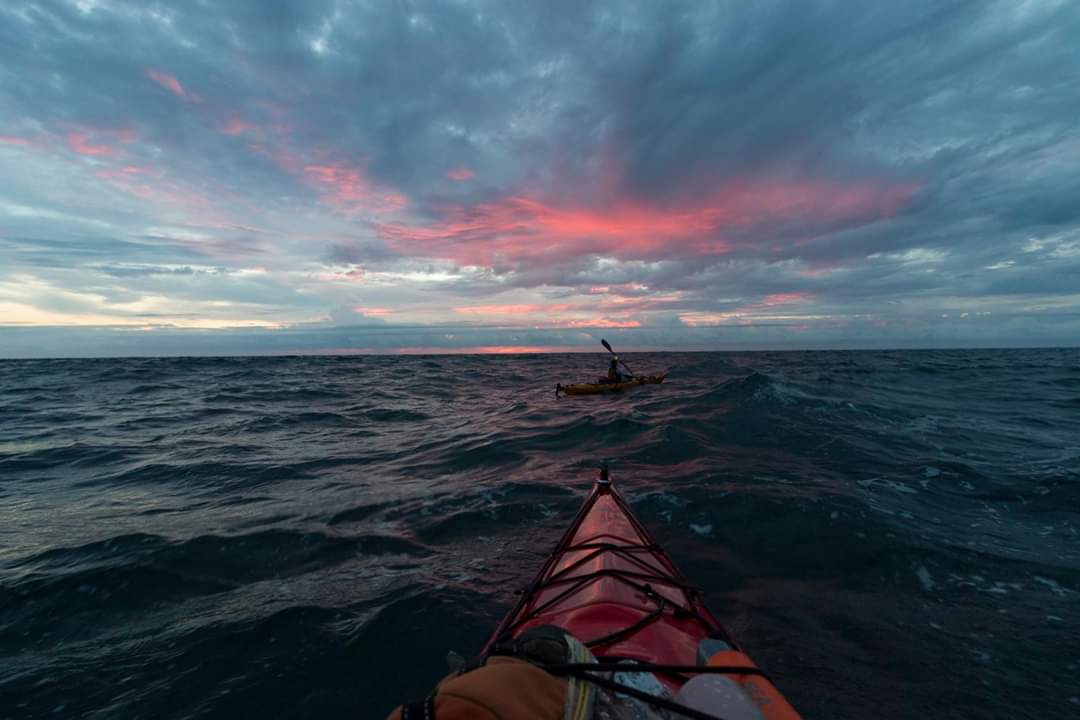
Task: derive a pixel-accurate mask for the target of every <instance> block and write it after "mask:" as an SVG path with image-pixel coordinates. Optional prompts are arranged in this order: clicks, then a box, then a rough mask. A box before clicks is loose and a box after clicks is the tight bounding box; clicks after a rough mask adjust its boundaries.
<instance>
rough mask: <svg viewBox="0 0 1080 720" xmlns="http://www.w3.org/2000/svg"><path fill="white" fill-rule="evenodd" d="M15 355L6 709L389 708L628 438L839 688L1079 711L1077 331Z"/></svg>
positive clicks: (657, 503)
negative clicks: (626, 376)
mask: <svg viewBox="0 0 1080 720" xmlns="http://www.w3.org/2000/svg"><path fill="white" fill-rule="evenodd" d="M626 359H627V361H628V362H629V363H630V365H631V366H632V367H633V368H634V369H635V370H639V371H644V370H652V369H662V368H670V370H671V376H670V380H669V382H667V383H665V384H664V385H661V386H649V387H644V388H639V389H637V390H635V391H632V392H627V393H625V394H623V395H621V396H614V397H582V398H565V397H563V398H560V399H556V398H555V396H554V393H553V392H552V390H553V386H554V384H555V383H556V381H563V382H567V381H579V380H582V379H590V378H592V377H594V376H596V375H597V374H599V373H601V372H603V370H604V368H605V364H606V359H605V357H604V356H603V354H602V353H598V354H597V355H595V356H581V355H570V356H552V355H547V356H514V357H393V358H389V357H316V358H310V357H309V358H258V359H246V358H236V359H127V360H77V361H67V360H65V361H3V362H0V717H3V718H42V717H48V718H58V717H64V718H68V717H70V718H135V717H146V718H237V717H258V718H276V717H282V718H292V717H296V718H305V717H341V718H360V719H364V718H381V717H383V716H384V715H385V713H386V712H388V711H389V710H390V709H391V708H392V707H393V706H394V705H395V704H397V703H398V702H401V701H404V700H410V699H415V698H418V697H421V696H422V695H423V694H424V693H425V692H426V691H427V690H428V689H429V688H430V687H431V686H432V684H433V683H434V682H436V681H437V680H438V679H439V678H440V677H442V675H443V674H444V673H445V667H446V666H445V656H446V653H447V651H448V650H457V651H459V652H461V653H463V654H466V655H468V654H471V653H475V652H476V651H477V650H479V648H480V646H481V645H482V643H483V642H484V641H485V640H486V639H487V636H488V634H489V633H490V632H491V631H492V629H493V628H494V626H495V624H496V622H497V621H498V620H499V619H500V617H501V616H502V615H503V614H504V613H505V612H506V610H507V609H508V607H509V605H510V603H511V602H512V600H513V595H512V593H513V591H514V590H515V589H518V588H520V587H522V586H523V585H524V584H525V583H526V582H527V581H528V580H529V579H531V577H532V575H533V574H534V573H535V572H536V570H537V569H538V568H539V565H540V563H541V561H542V560H543V558H544V556H545V554H546V553H547V552H548V551H549V550H550V548H551V546H552V545H553V543H554V542H555V540H556V539H557V537H558V535H559V534H560V532H561V531H562V529H563V528H564V527H565V525H566V524H567V523H568V522H569V519H570V518H571V516H572V515H573V513H574V511H575V510H576V509H577V507H578V505H579V503H580V501H581V499H582V497H583V495H584V491H585V490H586V489H587V488H588V486H589V485H590V483H591V480H592V478H593V477H594V475H595V468H596V467H597V465H598V464H599V463H600V462H601V461H604V460H606V461H608V462H609V463H610V464H611V469H612V473H613V477H614V479H615V481H616V484H617V485H618V486H619V487H621V488H622V489H623V491H624V493H625V494H626V495H627V496H628V498H629V499H630V501H631V503H632V505H633V507H634V509H635V510H636V511H637V512H638V514H639V516H640V518H641V519H642V520H643V521H644V522H645V524H646V525H648V526H649V527H650V528H651V529H652V530H653V532H654V534H655V535H656V536H657V539H658V540H659V541H660V542H661V543H662V544H664V545H665V546H666V547H667V549H668V550H669V552H670V553H671V554H672V556H673V557H674V558H675V560H676V562H677V563H679V564H680V565H681V567H682V569H683V570H684V571H685V573H686V574H687V575H688V576H690V578H691V579H692V580H693V581H695V582H696V583H698V584H699V585H701V586H702V587H703V588H704V589H705V590H706V592H707V596H706V597H707V601H708V603H709V605H710V606H711V608H712V609H713V611H714V612H715V613H716V614H717V616H718V617H719V618H720V619H721V620H722V621H724V622H725V624H727V625H728V627H729V629H730V630H731V631H732V632H733V633H734V634H735V636H736V637H737V638H738V639H739V640H740V642H741V643H742V644H743V646H744V647H745V648H746V650H747V651H748V652H749V653H750V654H751V656H753V657H754V659H755V660H756V661H757V662H758V664H759V665H761V666H762V667H763V668H765V669H766V670H767V671H768V672H770V673H771V675H772V676H773V677H774V678H775V679H776V681H777V683H778V684H779V686H780V687H781V689H782V691H783V692H785V693H786V694H787V696H788V697H789V699H790V700H791V701H792V703H793V704H794V705H795V706H796V707H797V708H798V709H800V710H801V711H803V712H804V713H805V714H806V715H807V716H809V717H829V718H867V717H895V718H908V717H919V716H923V717H955V718H1056V717H1066V716H1071V717H1077V716H1080V682H1078V680H1077V678H1080V351H1078V350H1022V351H956V352H952V351H931V352H805V353H745V354H721V353H702V354H655V355H628V356H626Z"/></svg>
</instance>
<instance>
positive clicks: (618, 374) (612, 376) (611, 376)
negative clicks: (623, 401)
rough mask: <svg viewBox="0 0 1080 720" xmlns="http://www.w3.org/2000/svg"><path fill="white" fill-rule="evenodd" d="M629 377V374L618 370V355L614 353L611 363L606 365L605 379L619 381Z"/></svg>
mask: <svg viewBox="0 0 1080 720" xmlns="http://www.w3.org/2000/svg"><path fill="white" fill-rule="evenodd" d="M629 379H630V376H629V375H624V374H623V372H622V371H621V370H619V357H618V356H617V355H616V356H614V357H612V358H611V365H609V366H608V371H607V381H608V382H609V383H621V382H626V381H627V380H629Z"/></svg>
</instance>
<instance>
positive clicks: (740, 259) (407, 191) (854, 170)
mask: <svg viewBox="0 0 1080 720" xmlns="http://www.w3.org/2000/svg"><path fill="white" fill-rule="evenodd" d="M1076 37H1080V6H1078V5H1077V4H1076V3H1071V2H1067V1H1064V2H1054V1H1051V0H1046V1H1045V2H1035V1H1032V2H1025V3H1016V2H1004V1H1003V2H970V1H967V0H965V1H946V2H941V1H940V0H934V1H930V0H926V1H925V2H914V3H906V4H903V6H900V5H897V6H896V7H893V6H891V5H882V4H878V3H870V4H867V3H859V2H853V1H851V2H843V1H842V2H815V1H813V0H799V1H794V0H792V1H790V2H770V1H768V0H766V1H763V2H758V3H742V2H727V3H725V2H720V3H713V2H708V3H706V2H693V3H690V2H687V3H679V2H674V3H653V2H647V1H644V0H642V1H641V2H610V3H604V2H601V3H585V4H582V3H570V2H551V3H526V2H521V3H505V2H477V1H475V0H458V1H456V2H431V3H415V4H412V3H394V4H389V5H387V4H383V3H366V2H359V1H357V2H346V1H345V0H326V1H325V2H314V1H313V2H305V3H293V4H270V3H264V2H259V1H257V0H248V1H246V2H230V3H221V4H217V5H211V6H208V7H195V6H191V7H185V6H179V7H170V6H168V5H164V4H160V5H159V4H148V3H141V2H118V1H115V0H96V1H95V0H78V1H76V2H62V1H60V0H56V1H54V2H26V3H22V2H19V1H18V0H13V1H12V2H7V3H5V4H4V5H3V7H2V8H0V173H2V174H3V177H4V178H5V182H4V183H3V184H0V356H4V355H20V354H27V353H28V352H29V351H28V350H27V345H26V342H27V341H26V338H29V337H33V338H35V340H34V342H36V343H37V347H39V348H45V347H52V348H56V352H59V353H63V352H64V348H65V347H66V348H68V351H69V352H70V351H71V350H70V348H71V345H70V343H68V342H67V341H66V340H65V338H79V342H80V343H90V342H91V340H90V339H91V338H96V339H95V340H94V341H93V342H92V345H93V347H95V348H97V350H96V352H99V353H100V354H111V353H112V352H125V353H126V352H131V351H132V350H131V340H130V338H131V337H136V336H133V335H132V334H131V331H132V330H134V329H142V330H146V332H140V333H138V335H137V337H138V343H139V344H138V348H140V349H141V350H140V351H146V352H154V351H155V348H159V349H160V350H159V351H160V352H172V351H175V349H174V348H173V341H172V340H170V339H169V337H172V336H174V335H175V334H176V333H177V332H179V331H180V330H188V331H191V332H195V331H198V332H201V333H203V334H202V335H200V337H201V338H203V340H200V342H201V343H202V344H203V345H205V348H203V349H201V350H200V351H205V352H213V351H214V347H215V343H217V344H218V345H217V346H218V347H219V349H220V350H221V351H223V352H225V351H228V352H232V351H233V350H230V348H235V347H241V348H247V349H248V350H250V351H269V350H275V351H277V350H282V349H283V348H284V349H285V350H287V349H288V348H289V347H292V345H295V346H296V347H295V349H297V350H301V351H315V350H318V349H319V347H325V348H326V349H341V348H353V349H357V348H368V349H373V350H379V351H384V350H385V351H394V350H397V349H400V348H454V347H459V348H460V347H482V348H491V347H503V346H513V347H566V348H570V347H579V346H586V345H589V344H593V343H595V336H597V335H598V334H599V333H600V332H607V333H609V334H612V333H614V332H616V331H617V332H618V333H620V334H621V337H622V338H623V341H624V342H625V343H628V344H630V345H636V346H640V347H657V346H666V347H721V348H722V347H755V346H770V347H796V346H807V347H823V346H844V347H849V346H858V345H866V346H875V347H879V346H889V345H898V346H905V345H927V344H930V345H951V344H960V345H970V344H980V345H999V344H1000V345H1015V344H1076V343H1077V342H1080V282H1078V281H1077V280H1076V278H1078V277H1080V203H1078V202H1077V198H1080V129H1078V126H1077V123H1076V121H1075V118H1076V117H1080V94H1078V93H1077V92H1076V88H1077V87H1078V86H1080V56H1078V55H1077V53H1076V51H1075V38H1076ZM79 327H81V329H79ZM245 328H246V330H245ZM313 328H317V329H318V332H317V333H315V332H314V331H313V330H312V329H313ZM76 330H78V331H77V332H76ZM170 333H171V335H170ZM313 333H314V334H313ZM335 333H337V335H335ZM316 337H318V338H321V339H319V340H318V341H315V340H312V338H316ZM119 338H123V340H120V339H119ZM300 338H302V339H300ZM290 343H291V345H290ZM320 343H322V345H320ZM110 348H113V349H112V350H110ZM200 348H202V345H200ZM282 351H283V350H282ZM42 352H44V351H42Z"/></svg>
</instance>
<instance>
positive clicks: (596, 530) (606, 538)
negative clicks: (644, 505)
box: [492, 482, 735, 665]
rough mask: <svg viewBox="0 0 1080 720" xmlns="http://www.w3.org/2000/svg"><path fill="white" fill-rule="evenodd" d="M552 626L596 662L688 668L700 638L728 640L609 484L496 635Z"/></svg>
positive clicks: (597, 491) (593, 496) (594, 495)
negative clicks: (624, 661)
mask: <svg viewBox="0 0 1080 720" xmlns="http://www.w3.org/2000/svg"><path fill="white" fill-rule="evenodd" d="M544 624H552V625H558V626H559V627H561V628H563V629H564V630H566V631H568V632H570V633H571V634H573V635H574V636H575V637H577V638H578V639H579V640H581V641H582V642H583V643H584V644H585V645H586V646H587V647H588V648H589V649H590V650H592V652H593V654H594V655H596V656H597V657H603V656H609V655H611V656H618V657H620V658H633V659H636V660H641V661H643V662H662V663H667V664H678V665H693V664H695V663H696V662H697V659H696V658H697V648H698V644H699V643H700V642H701V640H703V639H705V638H708V637H717V638H720V639H723V640H725V641H726V642H728V644H729V645H731V646H732V647H734V646H735V643H734V641H732V640H731V638H730V637H729V636H728V634H727V633H726V632H725V631H724V629H723V627H722V626H721V625H720V623H719V622H717V620H716V619H715V618H714V617H713V616H712V614H711V613H709V611H708V609H707V608H706V607H705V606H704V605H703V604H702V603H701V600H700V594H699V592H698V591H697V590H696V589H695V588H693V587H692V586H691V585H690V584H689V582H688V581H687V580H686V579H685V578H684V577H683V576H682V574H681V573H680V572H679V570H678V569H677V568H676V567H675V565H674V563H672V562H671V559H670V558H669V557H668V556H667V553H665V552H664V551H663V550H662V549H661V548H660V547H659V546H658V545H657V544H656V542H655V541H654V540H653V539H652V537H651V536H650V535H649V532H648V530H646V529H645V528H644V526H642V525H641V523H639V522H638V520H637V518H635V517H634V516H633V514H632V513H631V511H630V508H629V506H628V505H627V504H626V501H625V500H624V499H623V498H622V496H621V495H619V494H618V492H617V491H616V490H615V489H614V488H613V487H612V486H611V484H610V483H604V482H600V483H597V485H596V486H595V487H594V488H593V490H592V492H591V493H590V494H589V497H588V499H587V500H586V501H585V504H584V505H583V506H582V508H581V511H580V512H579V513H578V516H577V517H576V518H575V520H574V522H573V524H572V525H571V526H570V528H569V530H567V532H566V534H565V535H564V536H563V538H562V540H560V541H559V545H558V546H557V547H556V549H555V552H554V553H553V554H552V555H551V557H550V558H548V560H547V562H546V563H545V564H544V567H543V568H542V569H541V571H540V573H539V574H538V575H537V577H536V579H534V580H533V582H532V583H531V584H530V586H529V587H528V589H527V590H526V591H525V592H524V595H523V597H522V600H521V601H520V602H519V603H518V606H517V607H516V608H514V610H513V611H511V613H510V614H509V615H508V616H507V617H506V619H504V620H503V623H502V625H500V627H499V629H498V630H497V631H496V633H495V637H493V638H492V641H494V640H495V639H496V638H498V637H500V636H505V635H507V634H509V635H510V636H516V635H518V634H520V633H522V632H524V631H525V630H527V629H529V628H531V627H535V626H538V625H544Z"/></svg>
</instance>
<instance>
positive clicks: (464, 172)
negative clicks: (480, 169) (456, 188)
mask: <svg viewBox="0 0 1080 720" xmlns="http://www.w3.org/2000/svg"><path fill="white" fill-rule="evenodd" d="M475 176H476V173H474V172H473V171H472V170H470V169H469V168H467V167H457V168H454V169H453V170H448V171H447V172H446V177H448V178H450V179H451V180H457V181H458V182H462V181H464V180H471V179H472V178H474V177H475Z"/></svg>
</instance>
